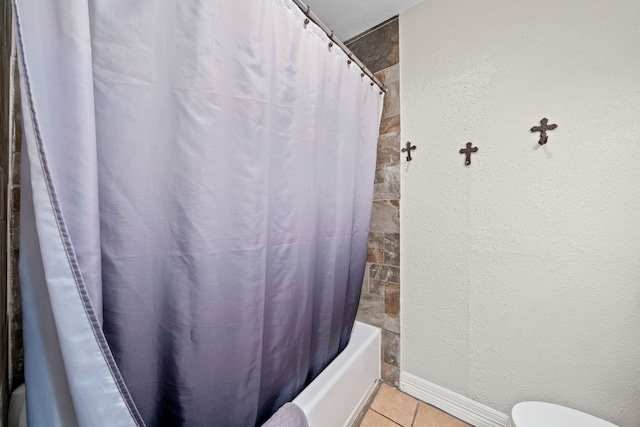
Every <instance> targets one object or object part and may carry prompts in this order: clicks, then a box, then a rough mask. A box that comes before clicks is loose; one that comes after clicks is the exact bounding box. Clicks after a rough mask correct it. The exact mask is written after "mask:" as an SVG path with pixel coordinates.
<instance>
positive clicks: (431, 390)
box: [400, 371, 509, 427]
mask: <svg viewBox="0 0 640 427" xmlns="http://www.w3.org/2000/svg"><path fill="white" fill-rule="evenodd" d="M400 389H401V390H402V391H404V392H405V393H407V394H410V395H411V396H413V397H415V398H417V399H420V400H422V401H423V402H426V403H428V404H430V405H433V406H435V407H437V408H439V409H442V410H443V411H445V412H447V413H449V414H451V415H453V416H454V417H457V418H459V419H461V420H462V421H465V422H467V423H469V424H471V425H474V426H476V427H506V426H507V423H508V420H509V417H508V416H507V415H505V414H503V413H502V412H498V411H496V410H495V409H493V408H490V407H488V406H485V405H483V404H482V403H478V402H476V401H475V400H471V399H469V398H467V397H464V396H462V395H460V394H458V393H455V392H453V391H451V390H448V389H446V388H444V387H440V386H439V385H436V384H433V383H431V382H429V381H427V380H424V379H422V378H420V377H417V376H415V375H413V374H410V373H408V372H405V371H401V372H400Z"/></svg>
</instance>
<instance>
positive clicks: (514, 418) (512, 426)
mask: <svg viewBox="0 0 640 427" xmlns="http://www.w3.org/2000/svg"><path fill="white" fill-rule="evenodd" d="M507 427H618V426H616V425H615V424H612V423H610V422H608V421H605V420H603V419H601V418H597V417H594V416H593V415H588V414H585V413H584V412H580V411H576V410H575V409H571V408H567V407H564V406H560V405H555V404H553V403H546V402H520V403H518V404H516V405H515V406H514V407H513V409H512V410H511V417H510V418H509V423H508V424H507Z"/></svg>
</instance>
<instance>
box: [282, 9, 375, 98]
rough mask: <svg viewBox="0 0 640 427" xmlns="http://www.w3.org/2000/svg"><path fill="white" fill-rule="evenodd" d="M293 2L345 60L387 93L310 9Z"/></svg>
mask: <svg viewBox="0 0 640 427" xmlns="http://www.w3.org/2000/svg"><path fill="white" fill-rule="evenodd" d="M293 2H294V3H295V5H296V6H298V8H299V9H300V10H301V11H302V13H304V14H305V15H306V17H307V18H308V19H309V20H310V21H311V22H313V23H314V24H316V25H317V26H318V27H319V28H320V29H321V30H322V31H324V33H325V34H326V35H327V36H328V37H329V40H331V42H333V44H335V45H336V46H338V47H339V48H340V49H342V51H343V52H344V53H345V54H346V55H347V58H349V59H348V60H349V61H351V62H353V63H355V64H356V65H357V66H358V67H360V69H361V70H362V72H363V73H364V74H365V75H367V76H369V78H370V79H371V80H373V83H375V84H376V85H378V87H379V88H380V90H381V91H383V92H386V91H387V87H386V86H385V85H383V84H382V82H381V81H380V80H378V79H377V78H376V76H375V75H374V74H373V73H372V72H371V71H370V70H369V69H368V68H367V66H366V65H364V63H363V62H362V61H360V60H359V59H358V58H357V57H356V56H355V55H354V54H353V52H352V51H351V50H350V49H349V48H348V47H347V46H346V45H345V44H344V43H342V41H341V40H340V39H338V38H337V37H336V36H334V35H333V30H332V29H331V28H329V27H327V26H326V25H325V24H324V22H322V21H321V20H320V18H318V17H317V16H316V14H315V13H313V12H311V7H310V6H307V5H306V4H304V3H303V2H302V1H301V0H293Z"/></svg>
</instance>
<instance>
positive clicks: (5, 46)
mask: <svg viewBox="0 0 640 427" xmlns="http://www.w3.org/2000/svg"><path fill="white" fill-rule="evenodd" d="M10 81H11V4H10V3H9V1H8V0H2V2H1V3H0V340H1V341H0V426H5V425H6V422H7V409H8V399H9V370H8V345H7V344H8V342H9V337H8V334H9V326H8V324H9V322H8V317H7V312H6V307H7V294H8V292H7V290H8V286H7V283H8V282H7V280H8V278H7V274H6V273H7V260H8V257H7V246H8V245H7V232H8V229H7V200H8V196H9V189H8V182H9V164H10V154H9V153H10V150H9V138H10V113H9V111H10V102H11V100H10V96H9V87H10Z"/></svg>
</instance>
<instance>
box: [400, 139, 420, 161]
mask: <svg viewBox="0 0 640 427" xmlns="http://www.w3.org/2000/svg"><path fill="white" fill-rule="evenodd" d="M416 148H417V147H416V146H415V145H411V143H410V142H409V141H407V148H403V149H402V150H401V151H402V152H403V153H404V152H405V151H406V152H407V162H410V161H411V159H412V157H411V150H415V149H416Z"/></svg>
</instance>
